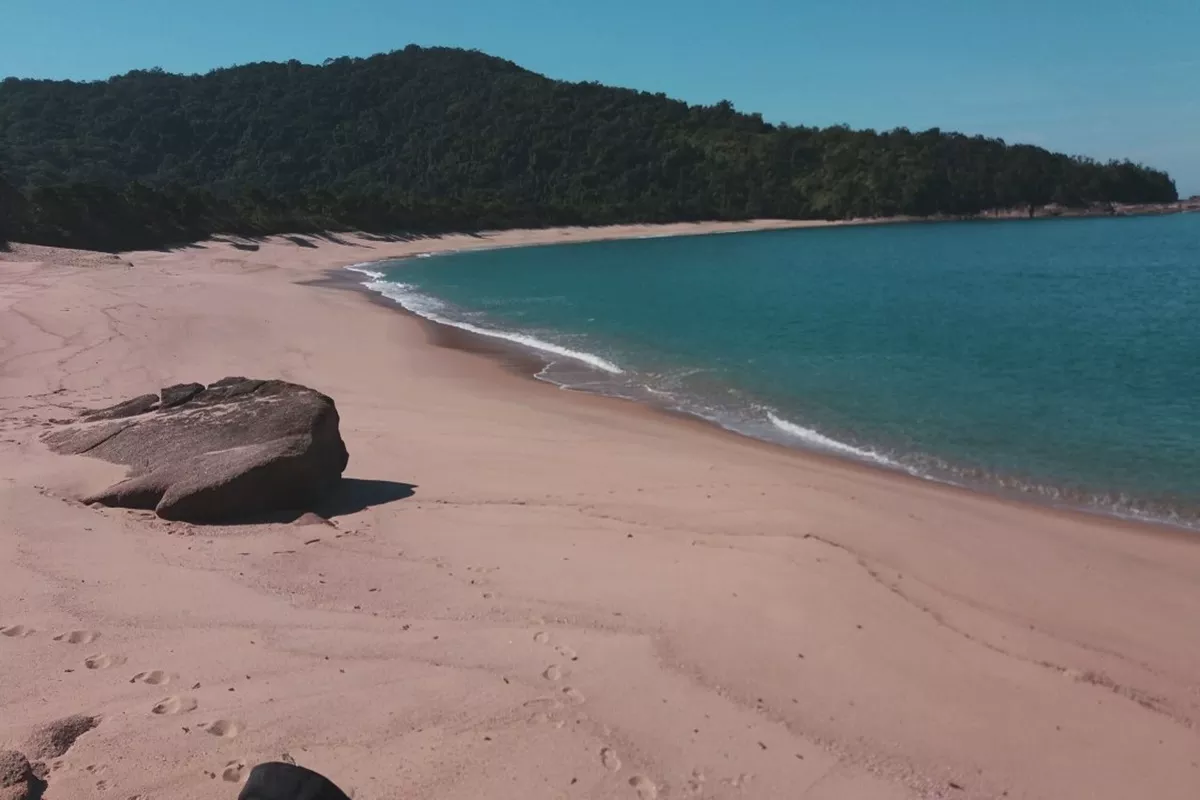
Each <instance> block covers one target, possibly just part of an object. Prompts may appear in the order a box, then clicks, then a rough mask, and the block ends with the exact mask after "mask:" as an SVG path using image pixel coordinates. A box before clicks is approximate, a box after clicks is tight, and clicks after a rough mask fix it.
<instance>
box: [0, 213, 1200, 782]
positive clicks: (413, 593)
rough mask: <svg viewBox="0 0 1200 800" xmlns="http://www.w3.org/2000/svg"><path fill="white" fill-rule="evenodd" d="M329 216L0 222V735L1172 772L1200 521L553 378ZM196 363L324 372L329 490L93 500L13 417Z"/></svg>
mask: <svg viewBox="0 0 1200 800" xmlns="http://www.w3.org/2000/svg"><path fill="white" fill-rule="evenodd" d="M608 233H610V234H611V233H613V232H612V231H608ZM574 235H582V234H581V233H577V234H574ZM523 237H529V238H534V239H540V240H545V239H546V238H547V237H546V234H545V233H544V232H543V233H527V234H521V233H507V234H500V235H497V236H495V237H489V238H488V239H485V240H483V241H484V242H486V241H488V240H495V239H502V240H504V241H510V242H514V241H516V240H519V239H521V238H523ZM336 238H337V239H338V241H329V240H324V239H319V238H317V237H303V241H300V242H298V241H295V240H294V239H290V238H289V239H284V238H282V237H280V238H274V239H269V240H262V241H259V242H255V243H253V247H254V249H252V250H251V249H247V248H248V246H249V244H250V243H246V242H238V243H237V244H238V245H240V246H235V244H231V243H229V242H227V241H208V242H203V243H200V244H199V245H197V246H193V247H189V248H186V249H180V250H177V251H170V252H161V251H147V252H137V253H128V254H124V255H123V256H122V257H120V258H116V259H96V258H94V257H93V256H91V255H89V254H83V253H70V252H62V251H58V252H53V251H40V252H39V253H38V254H37V255H36V258H30V257H29V256H28V255H24V256H23V255H21V248H18V251H19V252H18V253H17V258H18V259H20V258H25V259H26V260H24V261H22V260H9V261H0V381H2V382H3V386H2V387H0V388H2V391H0V421H2V422H0V510H2V511H3V518H4V520H5V524H4V525H0V609H3V611H2V613H0V634H3V635H0V652H2V653H3V654H4V658H0V682H3V683H4V685H7V686H13V687H16V690H15V691H14V692H13V693H12V697H11V698H9V699H8V700H7V701H6V702H5V703H4V704H3V708H4V712H5V713H4V714H3V715H0V747H5V746H9V745H7V744H6V743H7V742H11V743H13V744H14V745H18V746H19V743H21V742H24V741H25V740H26V737H27V736H28V733H29V731H30V730H31V729H33V728H35V727H36V726H38V725H40V724H44V723H46V722H48V721H50V720H53V719H58V718H61V717H65V716H68V715H70V714H74V713H87V714H92V715H97V716H99V717H100V718H101V720H100V724H99V726H98V727H97V728H96V729H95V730H93V731H90V732H89V733H87V734H86V735H84V736H83V737H81V738H80V739H79V741H78V742H77V743H76V744H75V745H74V746H73V747H72V749H71V751H70V752H69V753H68V754H67V756H66V757H65V758H64V759H62V762H61V764H60V765H59V766H58V768H57V769H55V770H54V771H53V772H52V773H51V774H50V776H49V781H50V784H51V788H50V791H51V792H53V793H54V794H55V795H62V796H66V797H79V798H97V800H99V798H102V797H107V796H121V797H128V796H134V795H141V796H147V797H171V798H176V799H177V800H211V797H212V793H213V787H214V786H222V785H227V784H226V783H225V782H228V785H227V788H228V791H229V793H230V794H231V795H232V794H236V790H237V786H236V784H237V783H239V782H240V781H244V779H245V772H246V771H247V770H248V766H249V765H251V764H254V763H257V762H260V761H265V760H272V759H278V758H279V754H280V753H289V754H291V755H292V756H293V757H294V758H295V759H296V760H297V762H298V763H300V764H302V765H303V766H306V767H310V768H313V769H316V770H317V771H319V772H321V773H322V774H325V775H327V776H329V777H330V778H331V779H332V780H334V781H335V782H336V783H337V784H338V785H340V786H342V787H343V788H346V789H348V790H351V791H354V793H355V794H356V795H358V796H370V797H393V796H395V797H409V798H413V799H414V800H446V798H475V797H494V798H497V799H498V800H507V799H508V798H512V800H517V798H527V797H541V796H564V797H566V798H569V799H570V800H588V799H589V798H594V797H606V798H609V797H611V798H626V797H627V798H633V799H634V800H636V798H637V797H638V796H639V795H641V796H643V797H652V796H657V797H659V798H663V797H671V798H676V797H686V796H699V795H701V794H702V795H704V796H706V797H711V798H713V800H736V798H738V797H743V796H747V795H753V796H755V797H763V798H774V797H792V796H796V795H797V794H807V796H809V797H812V798H814V800H815V799H816V798H821V800H934V799H935V798H945V797H951V796H953V797H956V798H962V800H990V799H991V798H996V797H1000V796H1008V797H1012V798H1017V797H1022V798H1030V799H1032V798H1039V799H1040V798H1046V799H1047V800H1049V798H1061V797H1076V796H1079V797H1082V796H1087V797H1091V798H1095V800H1126V798H1129V797H1140V796H1153V797H1156V798H1163V800H1177V799H1178V800H1193V798H1194V797H1195V795H1196V791H1197V790H1198V789H1200V766H1197V765H1196V756H1195V753H1196V752H1197V747H1198V746H1200V702H1198V701H1197V695H1196V678H1195V664H1196V663H1200V632H1198V631H1197V629H1196V626H1195V625H1194V624H1192V622H1193V621H1194V620H1195V619H1196V618H1198V617H1200V548H1198V547H1197V546H1196V537H1195V536H1191V535H1188V534H1184V533H1181V532H1176V531H1172V530H1169V529H1164V528H1161V527H1156V526H1147V525H1139V524H1136V523H1125V522H1120V521H1116V520H1110V519H1105V518H1101V517H1097V516H1094V515H1085V514H1081V513H1077V512H1067V511H1058V510H1054V509H1048V508H1040V507H1035V506H1032V505H1030V504H1028V503H1016V502H1009V501H1006V500H1003V499H1000V498H992V497H988V496H985V495H983V494H980V493H978V492H975V491H971V490H966V489H958V488H955V487H950V486H944V485H939V484H934V483H931V482H929V481H925V480H921V479H918V478H913V477H909V476H905V475H902V474H896V473H891V472H884V471H882V470H879V469H876V468H871V467H869V466H866V465H859V464H855V463H853V462H849V461H847V460H845V459H840V458H835V457H832V456H822V455H820V454H814V453H807V452H800V451H797V450H795V449H793V448H787V447H784V446H782V445H774V444H771V443H767V442H762V441H758V440H755V439H750V438H747V437H745V436H740V435H734V434H731V433H730V432H728V431H725V430H723V429H720V428H718V427H716V426H714V425H711V424H709V423H707V422H703V421H700V420H697V419H695V418H690V417H682V416H672V415H669V414H664V413H662V412H660V411H657V410H655V409H652V408H650V407H647V406H644V405H640V404H637V403H634V402H632V401H624V400H621V399H618V398H610V397H604V396H597V395H590V394H583V393H579V392H573V393H570V394H567V393H565V392H563V391H561V390H559V389H557V388H555V387H554V386H552V385H549V384H546V383H544V382H540V381H531V380H529V376H528V374H527V373H523V372H522V363H521V362H520V360H519V359H520V356H514V358H513V359H512V360H510V361H509V362H507V363H506V362H504V360H503V359H499V360H498V359H496V358H494V357H491V356H488V355H487V354H480V353H477V352H463V351H461V350H460V349H458V348H457V347H455V346H450V347H447V346H444V345H455V344H461V342H455V341H453V337H451V340H446V339H441V340H440V341H439V340H438V337H439V336H441V335H442V334H441V333H439V332H438V331H437V330H436V329H435V328H434V326H433V324H432V323H426V322H424V321H422V320H420V319H419V318H417V317H414V316H410V315H408V314H398V313H396V308H395V307H394V306H392V305H390V304H389V305H387V306H385V305H383V304H382V301H377V300H375V299H374V298H372V297H371V296H370V295H369V294H364V290H362V289H361V288H360V287H359V286H358V284H357V282H356V281H353V279H352V278H351V277H350V276H349V275H338V274H337V273H338V272H340V270H339V268H340V267H343V266H346V265H349V264H355V263H362V262H364V261H366V260H368V259H370V260H385V259H391V258H396V257H400V256H402V255H405V254H411V253H413V252H417V251H418V250H419V249H421V248H428V247H429V246H430V245H431V244H432V243H431V242H428V241H426V242H407V243H405V242H379V241H374V240H371V239H365V238H360V237H356V236H349V235H346V236H338V237H336ZM470 241H475V243H476V246H482V243H481V242H480V241H479V240H470ZM463 243H469V240H468V239H467V237H463V238H462V239H461V240H450V241H441V242H439V243H438V245H439V246H442V247H452V246H458V245H459V244H463ZM24 252H26V253H28V251H24ZM331 271H332V273H333V275H332V276H331ZM335 287H336V288H337V289H338V290H337V291H332V290H330V289H333V288H335ZM439 344H441V345H443V346H438V345H439ZM431 345H432V346H431ZM225 375H248V376H253V377H280V378H283V379H285V380H291V381H295V382H298V383H302V384H304V385H307V386H311V387H313V388H315V389H318V390H320V391H323V392H326V393H328V394H329V395H330V396H331V397H333V398H334V400H335V401H336V404H337V410H338V414H339V418H340V430H341V435H342V437H343V439H344V440H345V442H346V446H347V449H348V450H349V452H350V462H349V467H348V469H347V471H346V473H345V476H344V480H343V488H344V489H345V491H347V492H349V494H347V495H345V498H344V500H345V502H340V503H338V504H337V507H336V508H333V509H331V510H330V512H329V513H328V519H327V520H326V521H325V522H320V523H319V524H314V525H305V526H303V527H299V526H297V525H295V524H273V523H272V524H261V525H240V526H239V525H228V526H220V525H210V526H191V525H187V524H185V523H175V522H167V521H165V520H160V519H157V518H156V517H154V515H153V514H150V513H147V512H137V511H126V510H121V509H106V508H92V507H87V506H84V505H82V504H80V503H79V502H78V501H77V500H76V499H75V498H77V497H80V496H82V495H85V494H87V493H88V492H89V491H90V490H94V489H96V488H100V487H103V486H107V485H109V484H111V483H113V482H114V481H116V480H119V479H120V478H121V476H122V475H123V473H124V470H123V469H122V468H119V467H115V466H114V465H111V464H106V463H104V462H99V461H95V460H93V459H89V458H78V457H64V456H56V455H53V454H51V453H49V452H48V451H47V450H46V448H45V447H44V445H42V444H41V442H40V440H39V437H40V435H41V434H42V433H43V432H45V431H46V430H47V429H49V428H52V427H53V426H55V425H58V424H62V421H63V420H69V419H73V418H74V417H75V416H76V415H77V414H78V413H79V411H80V410H82V409H85V408H94V407H101V406H104V405H109V404H111V403H112V402H116V401H119V400H122V399H124V398H126V397H132V396H136V395H139V394H143V393H145V392H146V391H149V390H153V389H154V388H156V387H160V386H168V385H171V384H174V383H182V382H188V381H197V380H200V381H205V382H210V381H213V380H216V379H218V378H220V377H223V376H225ZM398 486H403V487H406V491H405V493H397V492H396V491H395V488H396V487H398ZM1131 534H1133V535H1131ZM75 641H78V642H79V644H77V645H76V644H72V642H75ZM164 698H166V699H164ZM167 700H170V701H171V702H170V703H167ZM164 704H165V706H164ZM162 707H165V708H167V709H174V708H179V709H180V710H179V711H178V713H175V712H174V711H170V712H169V713H166V714H161V713H159V712H158V711H154V710H153V709H155V708H162ZM213 720H219V721H222V723H223V724H222V725H221V726H219V728H220V730H221V731H223V733H222V734H220V735H209V733H208V732H206V729H207V727H209V726H208V725H205V723H211V722H212V721H213ZM226 733H227V734H229V735H224V734H226ZM84 765H88V766H89V767H94V768H92V769H89V768H85V766H84ZM100 771H102V777H98V773H99V772H100ZM216 776H220V777H219V778H217V777H216ZM214 780H215V781H216V782H215V783H214ZM98 781H102V782H103V784H104V785H103V786H100V785H99V783H98ZM367 790H369V791H367Z"/></svg>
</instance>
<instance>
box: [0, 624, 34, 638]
mask: <svg viewBox="0 0 1200 800" xmlns="http://www.w3.org/2000/svg"><path fill="white" fill-rule="evenodd" d="M33 633H34V630H33V628H27V627H25V626H24V625H7V626H5V627H3V628H0V634H2V635H4V636H7V637H8V638H10V639H24V638H25V637H26V636H32V635H33Z"/></svg>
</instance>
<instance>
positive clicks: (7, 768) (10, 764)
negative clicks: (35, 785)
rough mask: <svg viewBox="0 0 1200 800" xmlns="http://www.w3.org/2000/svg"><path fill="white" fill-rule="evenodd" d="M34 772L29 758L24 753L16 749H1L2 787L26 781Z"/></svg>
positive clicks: (0, 772)
mask: <svg viewBox="0 0 1200 800" xmlns="http://www.w3.org/2000/svg"><path fill="white" fill-rule="evenodd" d="M32 774H33V769H32V768H31V767H30V766H29V759H27V758H26V757H25V756H24V755H23V754H21V753H18V752H17V751H16V750H0V789H7V788H9V787H10V786H17V785H19V784H22V783H25V782H27V781H28V780H29V776H30V775H32Z"/></svg>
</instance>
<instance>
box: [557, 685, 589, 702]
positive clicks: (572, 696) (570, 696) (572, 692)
mask: <svg viewBox="0 0 1200 800" xmlns="http://www.w3.org/2000/svg"><path fill="white" fill-rule="evenodd" d="M562 694H563V697H565V698H566V699H567V702H568V703H571V704H572V705H576V706H581V705H583V704H584V702H585V701H586V700H587V698H586V697H584V696H583V692H581V691H579V690H578V689H573V688H571V687H570V686H565V687H563V690H562Z"/></svg>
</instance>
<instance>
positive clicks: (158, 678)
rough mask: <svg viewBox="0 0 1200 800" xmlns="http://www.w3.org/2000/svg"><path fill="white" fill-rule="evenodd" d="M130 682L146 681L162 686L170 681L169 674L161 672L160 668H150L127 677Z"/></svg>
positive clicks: (152, 684)
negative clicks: (147, 670)
mask: <svg viewBox="0 0 1200 800" xmlns="http://www.w3.org/2000/svg"><path fill="white" fill-rule="evenodd" d="M129 682H130V683H148V684H150V685H151V686H162V685H163V684H166V683H170V682H171V676H170V675H168V674H167V673H165V672H163V671H162V670H161V669H152V670H150V671H149V672H139V673H138V674H137V675H134V676H133V677H132V678H130V679H129Z"/></svg>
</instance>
